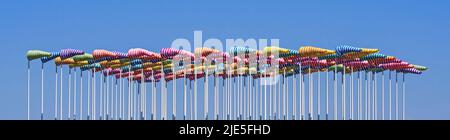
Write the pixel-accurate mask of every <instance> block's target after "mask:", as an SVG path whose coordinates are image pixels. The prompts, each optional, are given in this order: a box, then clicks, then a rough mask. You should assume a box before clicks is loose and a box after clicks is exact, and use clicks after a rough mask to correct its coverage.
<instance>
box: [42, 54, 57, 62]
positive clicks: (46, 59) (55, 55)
mask: <svg viewBox="0 0 450 140" xmlns="http://www.w3.org/2000/svg"><path fill="white" fill-rule="evenodd" d="M50 54H51V55H50V56H48V57H42V58H41V62H42V63H47V62H48V61H50V60H53V59H55V58H56V57H58V56H59V52H51V53H50Z"/></svg>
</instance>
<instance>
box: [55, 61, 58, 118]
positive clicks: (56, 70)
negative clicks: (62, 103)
mask: <svg viewBox="0 0 450 140" xmlns="http://www.w3.org/2000/svg"><path fill="white" fill-rule="evenodd" d="M55 120H58V66H55Z"/></svg>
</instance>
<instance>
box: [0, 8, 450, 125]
mask: <svg viewBox="0 0 450 140" xmlns="http://www.w3.org/2000/svg"><path fill="white" fill-rule="evenodd" d="M449 25H450V2H449V1H444V0H442V1H425V0H422V1H420V0H398V1H392V0H376V1H375V0H374V1H356V0H354V1H353V0H343V1H306V0H305V1H303V0H302V1H283V2H281V1H256V0H255V1H245V2H244V1H238V0H228V1H223V2H212V1H206V0H205V1H203V0H200V1H195V2H192V1H189V2H187V1H186V2H184V1H171V0H165V1H159V2H157V1H151V2H150V1H125V0H123V1H119V0H112V1H106V0H104V1H101V0H99V1H87V0H86V1H75V0H73V1H72V0H69V1H57V0H43V1H25V0H17V1H12V0H10V1H1V2H0V48H1V49H2V50H3V51H2V56H3V58H4V61H3V62H2V68H1V69H0V71H1V73H2V76H3V78H2V79H1V80H0V119H26V58H25V53H26V51H27V50H30V49H41V50H46V51H55V50H60V49H64V48H78V49H82V50H86V51H89V52H91V51H92V50H94V49H97V48H103V49H108V50H119V51H127V50H128V49H129V48H133V47H141V48H146V49H148V50H152V51H159V50H160V48H163V47H170V44H171V42H172V41H173V40H174V39H177V38H187V39H190V40H192V39H193V31H194V30H202V31H203V38H219V39H221V40H225V39H227V38H244V39H246V38H279V39H280V46H281V47H285V48H291V49H298V47H299V46H302V45H313V46H317V47H322V48H329V49H333V48H335V47H336V46H337V45H342V44H348V45H352V46H355V47H366V48H379V49H380V50H382V53H384V54H389V55H393V56H398V57H399V58H401V59H404V60H407V61H409V62H411V63H416V64H421V65H426V66H428V67H429V68H430V70H429V71H427V72H425V73H424V74H423V75H420V76H408V77H407V82H408V83H407V87H408V88H407V90H408V93H407V94H408V97H407V99H408V100H407V101H408V106H407V116H408V119H450V110H449V109H448V108H449V107H450V102H449V99H450V94H449V91H448V87H446V86H448V81H447V80H450V79H449V78H450V75H449V73H448V70H449V69H450V65H449V64H448V60H450V56H449V55H448V52H449V49H450V40H449V39H448V37H449V36H450V26H449ZM39 66H40V62H38V61H35V62H33V63H32V73H33V74H32V82H33V83H34V84H32V89H33V93H35V94H34V95H33V96H32V97H33V100H35V102H34V103H33V104H32V105H33V111H32V113H33V114H34V115H35V116H33V117H37V115H38V111H39V107H38V105H39V103H38V102H36V101H38V99H39V94H38V93H40V84H39V83H40V74H39V73H40V71H39ZM46 68H47V69H46V75H48V78H46V79H45V80H46V83H48V84H46V89H45V90H46V92H48V93H49V94H50V93H51V94H52V93H53V91H54V87H53V86H52V84H53V81H54V76H53V75H52V73H53V68H54V67H53V66H51V65H47V66H46ZM51 103H53V102H51ZM48 106H51V104H48Z"/></svg>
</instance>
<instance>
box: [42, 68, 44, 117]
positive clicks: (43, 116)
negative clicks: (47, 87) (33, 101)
mask: <svg viewBox="0 0 450 140" xmlns="http://www.w3.org/2000/svg"><path fill="white" fill-rule="evenodd" d="M41 120H44V63H42V66H41Z"/></svg>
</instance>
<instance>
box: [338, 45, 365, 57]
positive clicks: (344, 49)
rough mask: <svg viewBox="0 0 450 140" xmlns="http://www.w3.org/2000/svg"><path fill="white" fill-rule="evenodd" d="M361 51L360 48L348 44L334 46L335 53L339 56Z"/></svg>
mask: <svg viewBox="0 0 450 140" xmlns="http://www.w3.org/2000/svg"><path fill="white" fill-rule="evenodd" d="M361 51H362V49H361V48H356V47H352V46H348V45H341V46H337V47H336V53H337V54H338V55H339V56H341V55H343V54H346V53H350V52H361Z"/></svg>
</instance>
